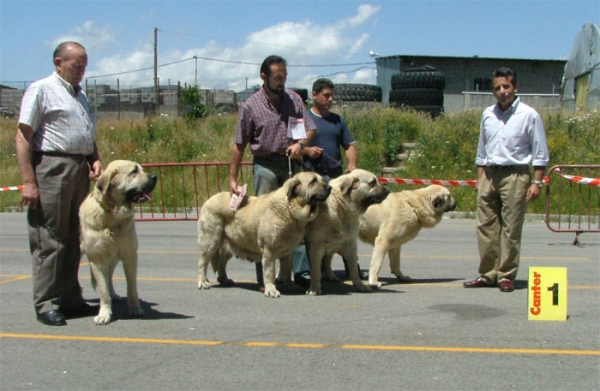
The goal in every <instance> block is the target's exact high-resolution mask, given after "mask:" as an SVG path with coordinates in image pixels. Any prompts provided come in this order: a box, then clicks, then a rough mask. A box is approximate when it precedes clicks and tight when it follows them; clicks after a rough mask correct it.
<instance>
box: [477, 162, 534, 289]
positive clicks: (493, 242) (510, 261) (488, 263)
mask: <svg viewBox="0 0 600 391" xmlns="http://www.w3.org/2000/svg"><path fill="white" fill-rule="evenodd" d="M530 184H531V174H530V171H529V167H528V166H506V167H505V166H500V167H488V168H486V170H485V173H484V174H483V175H481V177H480V178H479V180H478V184H477V188H478V191H477V245H478V247H479V258H480V264H479V274H480V276H481V277H482V278H483V279H484V280H486V282H488V283H489V284H491V285H496V284H497V283H498V282H499V281H500V280H502V279H509V280H514V279H515V277H516V276H517V271H518V269H519V260H520V254H521V233H522V232H523V221H524V218H525V212H526V211H527V201H526V196H527V189H528V188H529V186H530Z"/></svg>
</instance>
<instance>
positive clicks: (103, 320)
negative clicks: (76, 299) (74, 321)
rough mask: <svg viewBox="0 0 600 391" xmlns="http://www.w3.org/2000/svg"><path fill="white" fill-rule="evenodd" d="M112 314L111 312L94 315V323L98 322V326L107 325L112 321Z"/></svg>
mask: <svg viewBox="0 0 600 391" xmlns="http://www.w3.org/2000/svg"><path fill="white" fill-rule="evenodd" d="M111 316H112V314H111V313H108V314H106V313H100V314H98V316H96V317H94V323H96V324H97V325H98V326H104V325H107V324H109V323H110V321H111Z"/></svg>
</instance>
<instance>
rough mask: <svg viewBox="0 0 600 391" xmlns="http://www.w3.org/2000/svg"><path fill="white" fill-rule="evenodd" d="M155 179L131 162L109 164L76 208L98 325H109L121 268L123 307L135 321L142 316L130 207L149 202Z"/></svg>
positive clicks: (135, 241)
mask: <svg viewBox="0 0 600 391" xmlns="http://www.w3.org/2000/svg"><path fill="white" fill-rule="evenodd" d="M156 181H157V178H156V175H152V174H149V173H146V172H144V170H143V168H142V166H140V165H139V164H138V163H135V162H132V161H129V160H115V161H112V162H111V163H110V164H109V165H108V166H107V167H106V169H105V170H104V172H103V173H102V175H100V178H98V181H97V182H96V185H95V187H94V189H93V190H92V192H91V193H90V194H89V195H88V197H87V198H86V199H85V200H84V202H83V203H82V204H81V207H80V208H79V219H80V224H81V252H82V254H84V253H85V254H87V257H88V259H89V261H90V269H91V274H92V275H91V278H92V286H93V287H94V288H96V287H97V288H98V292H99V295H100V311H99V313H98V316H96V317H95V318H94V322H95V323H96V324H97V325H105V324H108V323H110V321H111V319H112V300H113V299H114V300H119V299H120V297H119V296H118V295H117V294H116V293H115V289H114V287H113V281H112V277H113V272H114V270H115V267H116V265H117V263H118V262H119V260H121V261H122V262H123V269H124V271H125V278H126V280H127V305H128V307H129V313H130V315H133V316H142V315H143V314H144V311H143V310H142V307H141V306H140V302H139V298H138V293H137V282H136V279H137V260H138V258H137V247H138V242H137V235H136V232H135V224H134V212H135V211H134V209H133V206H134V204H138V203H141V202H146V201H149V200H151V198H150V193H151V192H152V190H154V187H155V186H156Z"/></svg>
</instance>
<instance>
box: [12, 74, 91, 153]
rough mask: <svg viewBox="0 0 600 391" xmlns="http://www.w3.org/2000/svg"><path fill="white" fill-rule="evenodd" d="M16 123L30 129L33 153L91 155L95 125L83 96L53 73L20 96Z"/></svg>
mask: <svg viewBox="0 0 600 391" xmlns="http://www.w3.org/2000/svg"><path fill="white" fill-rule="evenodd" d="M19 123H23V124H26V125H29V126H30V127H31V128H32V129H33V131H34V133H33V149H34V151H43V152H60V153H68V154H73V155H90V154H91V153H93V152H94V136H95V135H96V125H95V121H94V117H93V115H92V113H91V111H90V106H89V103H88V100H87V97H86V96H85V93H84V92H83V91H82V90H79V91H78V92H76V91H75V89H74V88H73V86H72V85H71V84H69V83H68V82H67V81H65V80H64V79H62V78H61V77H60V76H59V75H58V73H56V72H54V73H53V74H52V75H51V76H49V77H47V78H45V79H42V80H39V81H36V82H35V83H33V84H32V85H31V86H29V88H28V89H27V91H26V92H25V95H23V101H22V103H21V112H20V115H19Z"/></svg>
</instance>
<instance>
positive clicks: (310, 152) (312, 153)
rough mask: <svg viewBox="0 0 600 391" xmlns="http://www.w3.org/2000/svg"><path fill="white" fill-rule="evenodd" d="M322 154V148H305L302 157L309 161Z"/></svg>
mask: <svg viewBox="0 0 600 391" xmlns="http://www.w3.org/2000/svg"><path fill="white" fill-rule="evenodd" d="M322 154H323V148H321V147H306V148H304V156H306V157H308V158H310V159H316V158H318V157H319V156H321V155H322Z"/></svg>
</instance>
